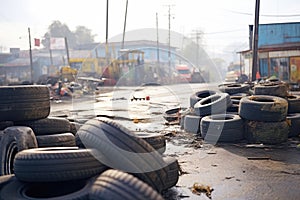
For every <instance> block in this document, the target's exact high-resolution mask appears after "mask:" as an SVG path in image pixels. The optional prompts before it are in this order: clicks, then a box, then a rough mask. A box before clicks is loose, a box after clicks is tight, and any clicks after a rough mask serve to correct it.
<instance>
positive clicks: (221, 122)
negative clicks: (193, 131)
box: [200, 114, 244, 142]
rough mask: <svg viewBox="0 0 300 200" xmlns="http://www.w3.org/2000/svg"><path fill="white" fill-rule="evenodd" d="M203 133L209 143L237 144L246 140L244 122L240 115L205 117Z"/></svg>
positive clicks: (202, 127) (202, 126) (202, 125)
mask: <svg viewBox="0 0 300 200" xmlns="http://www.w3.org/2000/svg"><path fill="white" fill-rule="evenodd" d="M200 127H201V133H202V137H203V138H204V140H206V141H209V142H236V141H240V140H242V139H243V138H244V121H243V120H242V118H240V116H239V115H234V114H218V115H210V116H206V117H203V118H202V120H201V125H200Z"/></svg>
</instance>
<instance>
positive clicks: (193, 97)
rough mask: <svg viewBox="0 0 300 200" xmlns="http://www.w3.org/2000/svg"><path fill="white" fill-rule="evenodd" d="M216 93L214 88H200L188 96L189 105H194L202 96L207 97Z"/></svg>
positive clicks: (192, 106)
mask: <svg viewBox="0 0 300 200" xmlns="http://www.w3.org/2000/svg"><path fill="white" fill-rule="evenodd" d="M216 93H218V91H215V90H200V91H198V92H196V93H194V94H192V95H191V96H190V107H191V108H194V105H195V104H196V103H197V102H198V101H200V100H201V99H203V98H206V97H209V96H211V95H213V94H216Z"/></svg>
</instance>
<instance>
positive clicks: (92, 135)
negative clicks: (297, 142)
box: [77, 118, 166, 192]
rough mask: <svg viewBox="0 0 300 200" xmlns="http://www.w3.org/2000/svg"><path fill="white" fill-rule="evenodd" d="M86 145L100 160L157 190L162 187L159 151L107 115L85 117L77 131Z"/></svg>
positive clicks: (163, 163)
mask: <svg viewBox="0 0 300 200" xmlns="http://www.w3.org/2000/svg"><path fill="white" fill-rule="evenodd" d="M77 135H78V136H79V137H80V139H81V141H82V143H83V144H84V146H85V147H87V148H93V149H95V150H97V152H96V154H94V156H95V157H97V158H99V160H101V162H102V163H103V164H106V165H107V166H109V167H111V168H113V169H119V170H122V171H126V172H130V173H132V174H134V175H135V176H136V177H138V178H140V179H142V180H143V181H145V182H146V183H148V184H149V185H150V186H152V187H153V188H154V189H156V190H157V191H159V192H161V191H162V190H163V185H164V181H165V180H166V172H165V171H164V170H163V167H164V166H165V165H166V164H165V162H164V161H163V159H162V156H161V154H159V153H158V152H157V151H156V150H155V149H154V148H153V147H152V146H151V145H150V144H148V143H147V142H146V141H145V140H143V139H141V138H139V137H136V135H135V134H134V133H132V132H131V131H130V130H128V129H126V128H125V127H123V126H121V125H120V124H117V123H115V122H114V121H112V120H110V119H108V118H96V119H92V120H89V121H87V122H86V123H85V124H84V125H83V126H82V127H81V128H80V129H79V130H78V132H77Z"/></svg>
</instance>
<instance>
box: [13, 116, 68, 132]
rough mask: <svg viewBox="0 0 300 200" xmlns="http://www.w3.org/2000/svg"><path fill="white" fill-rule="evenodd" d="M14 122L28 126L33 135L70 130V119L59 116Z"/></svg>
mask: <svg viewBox="0 0 300 200" xmlns="http://www.w3.org/2000/svg"><path fill="white" fill-rule="evenodd" d="M16 124H17V125H20V126H28V127H30V128H31V129H32V130H33V132H34V134H35V135H51V134H57V133H66V132H70V131H71V124H70V121H69V120H67V119H65V118H61V117H48V118H44V119H40V120H32V121H20V122H17V123H16Z"/></svg>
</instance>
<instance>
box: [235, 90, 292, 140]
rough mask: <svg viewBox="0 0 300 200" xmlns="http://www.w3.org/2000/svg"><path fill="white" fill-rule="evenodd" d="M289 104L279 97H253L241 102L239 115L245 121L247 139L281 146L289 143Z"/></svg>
mask: <svg viewBox="0 0 300 200" xmlns="http://www.w3.org/2000/svg"><path fill="white" fill-rule="evenodd" d="M287 110H288V102H287V100H286V99H284V98H281V97H277V96H268V95H253V96H249V97H244V98H242V99H241V101H240V108H239V115H240V116H241V117H242V118H243V119H245V125H246V126H245V127H246V129H245V137H246V139H247V140H248V142H251V143H265V144H279V143H283V142H285V141H287V138H288V134H289V124H288V122H287V120H286V118H287Z"/></svg>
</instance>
